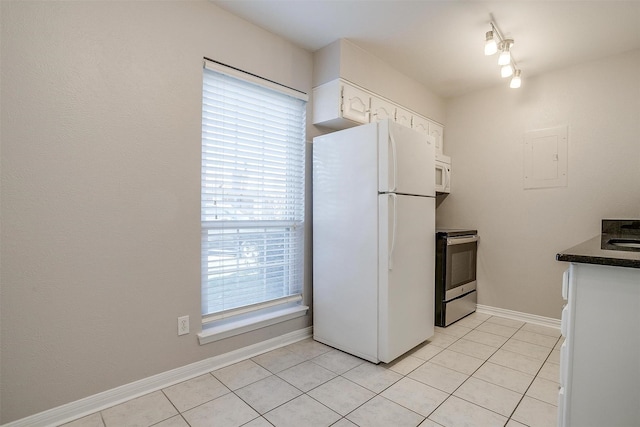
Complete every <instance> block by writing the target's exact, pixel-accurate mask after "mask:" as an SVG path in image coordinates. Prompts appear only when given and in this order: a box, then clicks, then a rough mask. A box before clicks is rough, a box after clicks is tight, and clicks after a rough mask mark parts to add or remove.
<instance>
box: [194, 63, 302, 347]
mask: <svg viewBox="0 0 640 427" xmlns="http://www.w3.org/2000/svg"><path fill="white" fill-rule="evenodd" d="M208 70H209V71H213V72H216V73H221V74H224V75H226V76H229V77H232V78H234V79H237V80H241V81H243V82H246V83H249V84H253V85H257V86H260V87H262V88H266V89H269V90H273V91H276V92H278V93H279V94H284V95H287V96H291V97H294V98H296V99H298V100H302V101H304V104H303V105H302V108H303V112H302V114H303V117H302V120H303V123H301V125H302V127H303V132H302V138H301V139H302V140H301V141H300V144H302V151H301V154H300V156H301V157H302V158H301V159H298V160H300V161H301V162H302V172H301V179H302V183H301V191H302V196H301V197H302V200H301V206H298V205H296V206H298V208H299V209H301V212H302V215H301V217H300V218H301V219H300V220H291V221H289V220H285V221H283V220H280V221H269V220H266V221H260V220H246V221H236V222H233V221H219V222H217V221H207V220H205V214H204V212H205V207H204V197H205V196H204V193H205V192H204V184H201V199H202V200H203V201H202V203H203V205H202V206H201V234H202V236H203V237H202V239H203V242H202V244H201V256H202V270H203V271H202V277H201V292H202V293H203V296H201V298H202V299H203V302H202V304H203V310H202V324H203V330H202V332H201V333H200V334H198V338H199V340H200V344H206V343H207V342H212V341H217V340H219V339H223V338H227V337H229V336H233V335H237V334H240V333H244V332H248V331H250V330H254V329H258V328H262V327H265V326H268V325H271V324H274V323H279V322H282V321H286V320H289V319H292V318H295V317H299V316H304V315H306V313H307V312H308V309H309V307H308V306H305V305H304V304H303V294H302V293H303V291H304V289H303V288H304V259H305V251H304V246H305V245H304V240H305V236H304V234H305V218H304V216H305V214H304V212H305V194H304V192H305V185H306V183H305V171H304V163H305V157H306V155H305V145H306V135H305V134H306V132H305V131H306V103H307V102H308V96H307V94H305V93H303V92H300V91H297V90H295V89H292V88H290V87H287V86H283V85H280V84H278V83H276V82H273V81H271V80H268V79H264V78H262V77H259V76H257V75H254V74H251V73H247V72H244V71H242V70H239V69H237V68H234V67H230V66H228V65H226V64H222V63H220V62H217V61H213V60H210V59H208V58H205V59H204V68H203V76H202V78H203V93H202V96H203V98H202V103H203V117H202V127H203V137H202V141H201V146H202V150H203V166H202V170H201V180H202V181H203V182H204V176H205V166H204V150H205V137H204V128H205V118H204V107H205V101H206V100H207V98H206V97H205V81H206V76H205V73H207V72H208ZM223 223H224V224H223ZM240 223H242V224H240ZM230 224H233V225H232V226H231V227H229V225H230ZM269 225H273V226H281V227H291V228H293V229H294V231H293V232H290V234H291V233H293V234H295V233H296V232H297V233H301V237H299V240H296V241H298V243H299V245H300V247H299V248H298V249H297V250H298V251H299V252H297V256H299V263H300V265H299V266H298V267H299V268H300V274H299V278H298V280H300V284H299V288H300V292H299V293H295V294H290V295H284V296H282V297H279V298H275V299H268V300H263V301H261V302H257V303H255V304H250V305H245V306H241V307H237V308H231V309H225V310H221V311H217V312H214V313H205V312H204V304H205V301H204V292H205V282H206V280H208V279H207V277H208V276H207V277H205V276H206V272H205V270H207V268H206V267H205V265H209V264H208V263H209V261H208V259H207V252H206V249H205V246H206V242H205V233H207V232H208V231H207V230H210V229H229V228H231V229H237V228H239V227H241V226H249V227H256V226H259V227H265V229H266V228H267V227H268V226H269ZM297 228H299V229H297ZM264 236H266V237H265V239H266V238H267V237H268V234H264ZM291 238H296V236H295V235H294V236H292V237H291ZM285 262H286V261H285ZM283 274H285V273H283Z"/></svg>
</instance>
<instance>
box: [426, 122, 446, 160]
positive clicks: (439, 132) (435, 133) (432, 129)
mask: <svg viewBox="0 0 640 427" xmlns="http://www.w3.org/2000/svg"><path fill="white" fill-rule="evenodd" d="M429 135H431V136H432V137H434V138H435V139H436V153H440V154H442V150H443V149H444V128H443V127H442V125H439V124H437V123H434V122H429Z"/></svg>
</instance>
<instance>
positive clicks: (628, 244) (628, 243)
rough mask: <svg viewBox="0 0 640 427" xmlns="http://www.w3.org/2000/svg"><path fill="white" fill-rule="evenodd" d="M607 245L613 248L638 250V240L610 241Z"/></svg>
mask: <svg viewBox="0 0 640 427" xmlns="http://www.w3.org/2000/svg"><path fill="white" fill-rule="evenodd" d="M607 243H608V244H610V245H613V246H620V247H622V248H633V249H638V250H640V240H632V239H610V240H609V241H608V242H607Z"/></svg>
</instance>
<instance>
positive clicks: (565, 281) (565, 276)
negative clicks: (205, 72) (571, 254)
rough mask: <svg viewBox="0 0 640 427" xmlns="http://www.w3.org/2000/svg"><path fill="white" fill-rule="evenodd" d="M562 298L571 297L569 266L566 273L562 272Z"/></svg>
mask: <svg viewBox="0 0 640 427" xmlns="http://www.w3.org/2000/svg"><path fill="white" fill-rule="evenodd" d="M562 298H564V300H565V301H566V300H568V299H569V269H568V268H567V269H566V270H565V271H564V273H562Z"/></svg>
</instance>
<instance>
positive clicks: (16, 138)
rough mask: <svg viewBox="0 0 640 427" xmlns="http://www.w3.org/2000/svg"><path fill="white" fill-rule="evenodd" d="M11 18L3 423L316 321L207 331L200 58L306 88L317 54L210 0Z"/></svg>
mask: <svg viewBox="0 0 640 427" xmlns="http://www.w3.org/2000/svg"><path fill="white" fill-rule="evenodd" d="M0 11H1V19H2V21H1V31H2V33H1V39H2V45H1V58H2V64H1V73H2V74H1V86H0V90H1V92H2V99H1V105H0V107H1V122H0V125H1V129H2V135H1V137H2V140H1V144H2V145H1V149H2V159H1V161H2V163H1V172H2V176H1V178H2V181H1V185H2V188H1V190H2V191H1V197H2V199H1V200H2V205H1V209H2V210H1V214H0V218H1V220H2V240H1V257H2V258H1V259H2V271H1V276H0V280H1V282H0V284H1V295H2V300H1V306H0V308H1V311H0V312H1V349H0V350H1V353H0V354H1V365H0V369H1V371H0V374H1V377H0V384H1V385H0V392H1V407H0V413H1V419H0V423H6V422H9V421H12V420H15V419H17V418H22V417H25V416H28V415H30V414H34V413H36V412H39V411H42V410H46V409H49V408H52V407H55V406H58V405H61V404H64V403H67V402H70V401H74V400H77V399H80V398H83V397H86V396H89V395H92V394H95V393H98V392H101V391H104V390H108V389H112V388H114V387H117V386H120V385H123V384H126V383H129V382H132V381H135V380H139V379H142V378H146V377H149V376H151V375H154V374H158V373H160V372H164V371H167V370H170V369H173V368H177V367H180V366H183V365H187V364H189V363H192V362H195V361H198V360H202V359H205V358H207V357H211V356H214V355H218V354H221V353H225V352H228V351H230V350H233V349H236V348H239V347H243V346H246V345H249V344H252V343H255V342H259V341H262V340H265V339H269V338H273V337H275V336H278V335H282V334H284V333H287V332H291V331H294V330H298V329H301V328H304V327H306V326H308V325H310V322H311V319H310V316H307V317H303V318H299V319H295V320H292V321H289V322H286V323H281V324H278V325H275V326H273V327H269V328H264V329H261V330H259V331H255V332H253V333H248V334H245V335H243V336H238V337H235V338H231V339H227V340H225V341H221V342H216V343H213V344H208V345H205V346H199V345H198V342H197V338H196V333H197V332H198V331H199V330H200V325H199V313H200V229H199V219H200V212H199V208H200V193H199V191H200V135H201V127H200V126H201V90H202V58H203V56H207V57H210V58H213V59H217V60H220V61H222V62H225V63H228V64H231V65H234V66H236V67H239V68H242V69H245V70H248V71H251V72H253V73H256V74H259V75H262V76H264V77H267V78H270V79H273V80H276V81H279V82H282V83H284V84H287V85H289V86H292V87H295V88H298V89H301V90H303V91H307V92H310V89H311V73H312V56H311V54H310V53H308V52H306V51H304V50H302V49H299V48H297V47H295V46H294V45H293V44H291V43H290V42H288V41H286V40H283V39H281V38H278V37H276V36H274V35H273V34H270V33H268V32H265V31H264V30H262V29H260V28H258V27H255V26H253V25H250V24H248V23H247V22H245V21H242V20H240V19H238V18H236V17H234V16H232V15H230V14H228V13H227V12H224V11H223V10H221V9H219V8H217V7H216V6H215V5H213V4H212V3H210V2H207V1H189V2H112V1H107V2H101V1H95V2H94V1H91V2H23V1H20V2H15V3H14V2H9V1H2V2H1V9H0ZM309 171H310V168H309ZM309 184H310V180H309ZM309 222H310V221H309ZM310 240H311V239H310V238H309V239H308V241H307V246H308V247H310ZM310 273H311V269H310V265H309V263H307V275H306V277H307V281H306V284H305V291H306V292H307V294H310V292H309V291H310ZM181 315H190V317H191V331H192V332H191V334H189V335H187V336H181V337H178V336H177V334H176V324H177V320H176V318H177V317H178V316H181Z"/></svg>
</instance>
